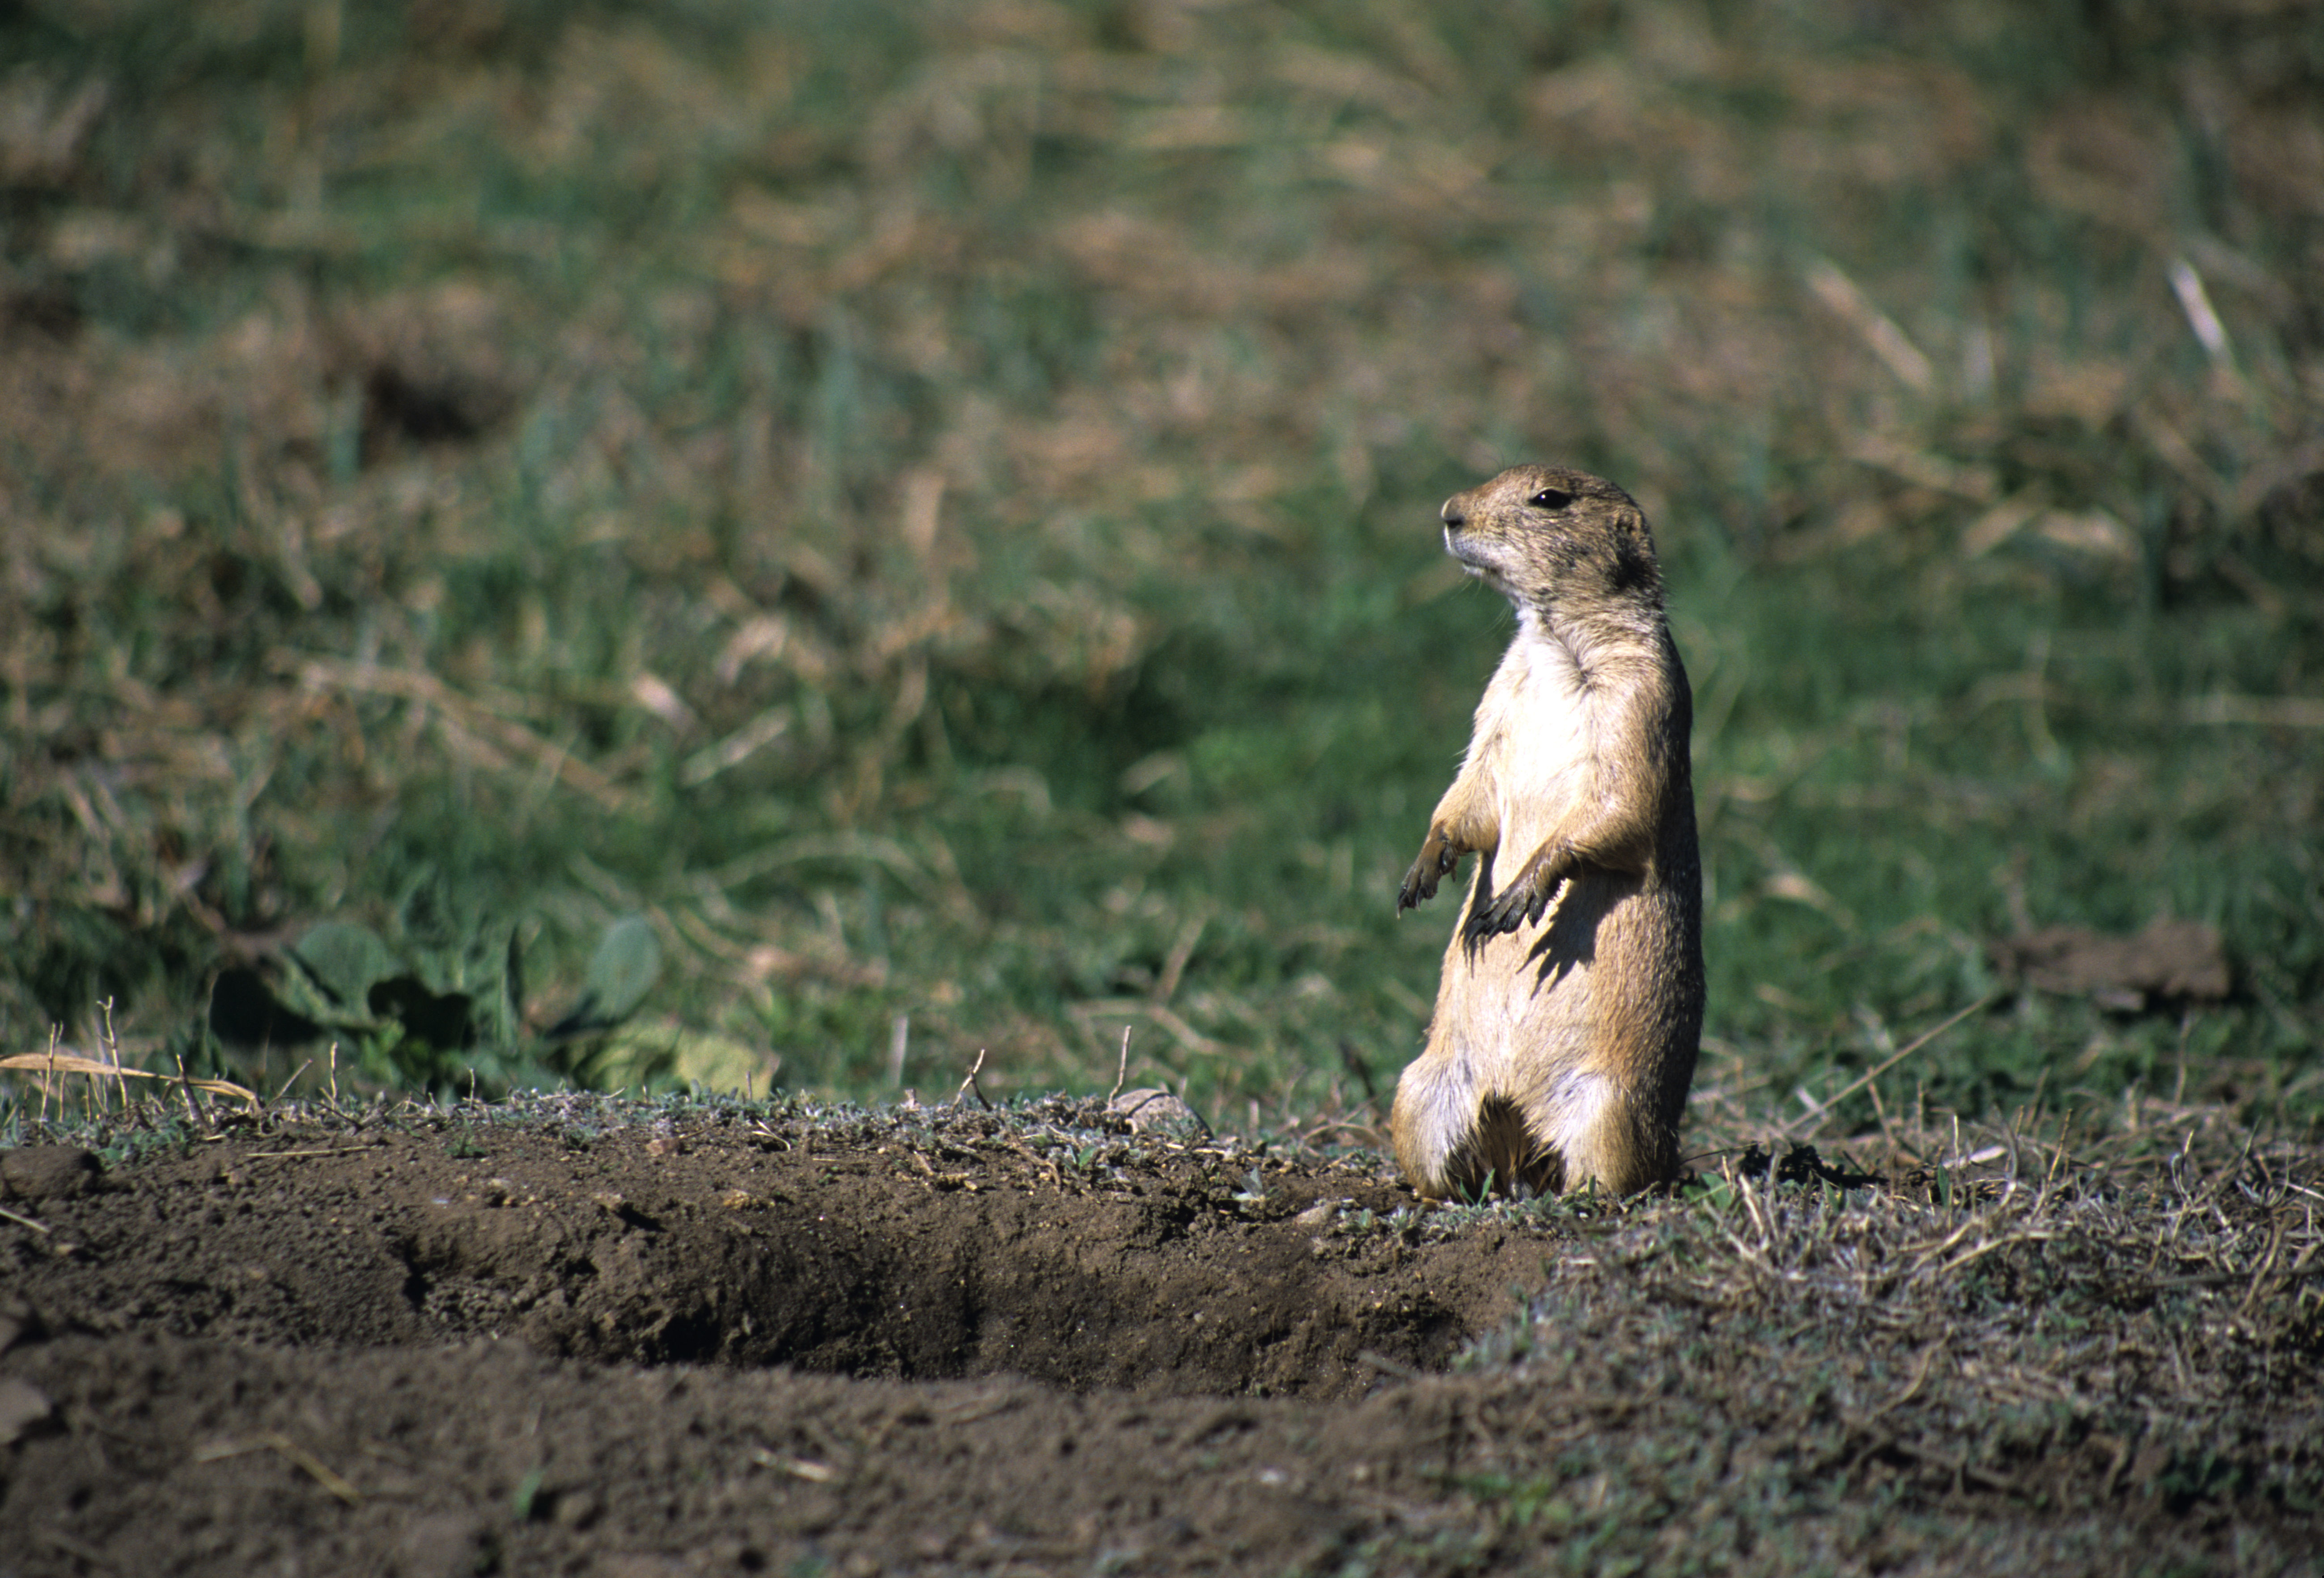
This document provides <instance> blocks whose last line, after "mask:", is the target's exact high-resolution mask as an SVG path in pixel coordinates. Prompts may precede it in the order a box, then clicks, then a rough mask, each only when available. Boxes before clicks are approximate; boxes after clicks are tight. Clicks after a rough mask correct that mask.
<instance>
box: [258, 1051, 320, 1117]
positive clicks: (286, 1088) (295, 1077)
mask: <svg viewBox="0 0 2324 1578" xmlns="http://www.w3.org/2000/svg"><path fill="white" fill-rule="evenodd" d="M314 1066H315V1060H314V1059H313V1058H311V1057H309V1059H307V1061H306V1062H304V1063H301V1064H300V1066H298V1067H296V1068H294V1069H292V1070H291V1077H290V1078H289V1079H286V1080H284V1081H283V1082H282V1088H281V1090H279V1091H276V1092H275V1093H274V1101H272V1102H269V1103H266V1104H267V1105H268V1106H270V1107H271V1106H273V1105H274V1104H275V1103H278V1102H280V1101H281V1099H282V1098H283V1097H284V1096H285V1095H287V1094H290V1090H291V1086H292V1085H294V1084H298V1083H299V1076H300V1075H302V1074H304V1073H306V1072H307V1071H308V1070H309V1069H310V1068H312V1067H314Z"/></svg>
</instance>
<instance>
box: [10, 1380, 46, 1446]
mask: <svg viewBox="0 0 2324 1578" xmlns="http://www.w3.org/2000/svg"><path fill="white" fill-rule="evenodd" d="M55 1411H56V1405H55V1404H54V1403H52V1402H51V1401H50V1400H49V1394H48V1393H46V1392H44V1391H42V1389H40V1388H39V1387H36V1386H34V1385H33V1384H32V1382H31V1381H29V1380H17V1379H16V1378H15V1377H14V1376H0V1446H6V1445H8V1444H10V1443H12V1442H14V1440H15V1439H16V1437H18V1436H19V1435H23V1434H24V1432H25V1431H27V1430H30V1429H31V1428H32V1426H35V1425H38V1424H40V1423H41V1422H42V1420H44V1419H46V1418H47V1417H49V1416H50V1415H51V1414H52V1413H54V1412H55Z"/></svg>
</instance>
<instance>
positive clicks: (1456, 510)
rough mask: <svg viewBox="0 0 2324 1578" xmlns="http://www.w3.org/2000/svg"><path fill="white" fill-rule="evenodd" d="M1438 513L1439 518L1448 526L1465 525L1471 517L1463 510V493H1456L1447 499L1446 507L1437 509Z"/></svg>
mask: <svg viewBox="0 0 2324 1578" xmlns="http://www.w3.org/2000/svg"><path fill="white" fill-rule="evenodd" d="M1436 514H1437V518H1438V519H1439V520H1441V521H1443V522H1444V524H1446V525H1447V526H1461V525H1465V524H1466V523H1467V522H1468V519H1469V517H1468V516H1466V515H1464V514H1462V512H1461V495H1460V494H1453V495H1452V497H1451V498H1449V499H1447V500H1445V501H1444V507H1443V509H1441V510H1439V511H1437V512H1436Z"/></svg>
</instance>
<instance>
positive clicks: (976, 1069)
mask: <svg viewBox="0 0 2324 1578" xmlns="http://www.w3.org/2000/svg"><path fill="white" fill-rule="evenodd" d="M983 1069H984V1048H983V1047H978V1048H977V1049H976V1061H975V1063H973V1065H971V1066H970V1067H969V1071H968V1077H967V1078H966V1079H964V1080H962V1081H961V1082H960V1089H958V1090H957V1091H954V1093H953V1098H952V1104H953V1105H954V1106H955V1107H957V1106H958V1105H960V1103H961V1100H962V1098H963V1097H964V1096H966V1095H967V1094H969V1093H970V1092H972V1091H973V1092H974V1093H976V1101H977V1104H978V1105H979V1106H981V1107H982V1108H983V1109H984V1110H985V1111H986V1112H991V1110H992V1103H991V1102H989V1101H987V1100H986V1099H985V1096H984V1087H983V1086H982V1085H981V1084H977V1083H976V1076H977V1075H979V1074H981V1073H982V1072H983Z"/></svg>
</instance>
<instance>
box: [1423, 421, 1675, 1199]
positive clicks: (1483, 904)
mask: <svg viewBox="0 0 2324 1578" xmlns="http://www.w3.org/2000/svg"><path fill="white" fill-rule="evenodd" d="M1443 519H1444V546H1445V548H1446V549H1447V550H1449V551H1450V552H1451V553H1452V557H1453V558H1457V559H1459V560H1460V561H1461V564H1462V568H1465V569H1466V570H1467V571H1468V572H1469V573H1470V574H1471V575H1472V576H1475V577H1477V578H1478V579H1479V580H1480V581H1483V582H1484V583H1485V584H1486V585H1487V586H1490V587H1492V588H1493V589H1494V590H1495V591H1497V592H1499V593H1500V594H1501V595H1503V596H1505V597H1507V598H1508V600H1509V602H1510V603H1511V604H1513V605H1514V606H1515V607H1516V609H1517V639H1516V640H1514V641H1511V642H1510V643H1509V650H1508V653H1507V655H1505V656H1504V657H1503V658H1502V659H1501V665H1500V667H1499V669H1496V670H1494V673H1493V678H1492V681H1491V683H1489V685H1487V686H1486V687H1485V697H1484V699H1483V700H1482V701H1480V703H1478V704H1477V729H1476V734H1475V735H1474V737H1473V738H1471V741H1470V742H1469V753H1468V756H1467V758H1466V759H1465V760H1464V761H1462V765H1461V772H1460V776H1459V777H1457V778H1455V779H1454V780H1452V788H1451V789H1447V790H1445V791H1444V798H1443V799H1442V800H1440V801H1438V802H1437V806H1436V810H1435V812H1434V815H1433V816H1431V817H1430V818H1429V822H1428V837H1427V839H1426V841H1425V842H1424V843H1423V844H1421V846H1420V858H1419V859H1418V860H1416V861H1415V862H1414V863H1413V865H1412V870H1411V871H1410V872H1408V873H1406V876H1405V879H1404V887H1403V890H1402V891H1401V892H1399V893H1398V894H1397V910H1398V912H1399V913H1401V912H1402V911H1403V910H1405V909H1410V908H1411V907H1413V906H1414V905H1416V904H1419V903H1421V902H1423V901H1424V900H1428V899H1431V898H1434V896H1435V893H1436V883H1437V879H1438V878H1440V877H1442V876H1443V875H1444V874H1445V873H1447V872H1451V871H1452V870H1453V868H1454V867H1455V866H1456V865H1458V864H1459V863H1460V860H1461V857H1462V855H1464V854H1472V853H1473V854H1476V855H1477V856H1478V860H1477V870H1476V874H1475V876H1474V877H1473V878H1472V879H1471V881H1470V885H1469V903H1468V908H1467V910H1466V912H1465V913H1464V915H1463V918H1462V921H1461V924H1460V926H1459V927H1457V928H1456V929H1455V931H1454V933H1453V937H1452V943H1451V944H1450V946H1447V947H1446V949H1445V950H1444V972H1443V979H1442V981H1441V983H1440V984H1439V985H1438V987H1437V992H1436V1013H1435V1016H1434V1019H1432V1020H1430V1021H1429V1026H1428V1044H1427V1047H1425V1049H1424V1050H1423V1051H1422V1052H1421V1055H1420V1056H1419V1057H1417V1058H1416V1059H1415V1060H1414V1061H1413V1063H1412V1065H1411V1066H1410V1067H1408V1068H1406V1070H1405V1071H1404V1077H1403V1079H1402V1080H1401V1081H1399V1082H1398V1083H1397V1090H1396V1109H1395V1112H1394V1115H1393V1117H1392V1119H1391V1121H1390V1128H1391V1130H1392V1131H1393V1133H1394V1135H1395V1139H1396V1156H1397V1162H1398V1163H1399V1164H1400V1165H1401V1166H1402V1167H1403V1169H1404V1176H1405V1178H1406V1181H1407V1182H1409V1183H1410V1184H1412V1186H1414V1187H1415V1188H1416V1189H1418V1190H1419V1192H1420V1194H1421V1195H1422V1196H1423V1197H1424V1198H1428V1199H1443V1198H1444V1197H1446V1196H1448V1195H1476V1194H1477V1193H1478V1192H1479V1191H1480V1190H1481V1189H1483V1188H1484V1187H1485V1186H1487V1185H1488V1183H1490V1184H1491V1185H1493V1186H1498V1187H1500V1188H1504V1189H1513V1188H1517V1187H1523V1188H1526V1189H1529V1190H1531V1191H1533V1192H1535V1193H1539V1194H1548V1193H1554V1192H1557V1191H1560V1190H1564V1189H1572V1188H1578V1187H1580V1186H1582V1185H1583V1184H1585V1183H1588V1182H1591V1181H1595V1182H1596V1184H1597V1185H1598V1186H1600V1188H1602V1189H1606V1190H1609V1191H1610V1192H1612V1193H1614V1194H1616V1195H1628V1194H1630V1193H1633V1192H1634V1191H1636V1190H1638V1189H1642V1188H1644V1187H1646V1186H1647V1185H1649V1184H1655V1183H1659V1182H1661V1181H1663V1180H1664V1179H1665V1178H1669V1177H1673V1176H1674V1174H1675V1173H1676V1172H1677V1171H1678V1162H1679V1153H1678V1121H1679V1115H1680V1113H1681V1112H1682V1111H1683V1109H1684V1108H1685V1106H1686V1093H1687V1086H1688V1084H1690V1083H1691V1082H1692V1080H1693V1078H1694V1057H1695V1050H1696V1047H1697V1043H1698V1039H1699V1038H1700V1036H1701V1029H1702V991H1703V971H1702V868H1701V857H1700V856H1699V855H1698V854H1697V853H1696V849H1695V838H1694V788H1693V783H1692V778H1691V775H1690V772H1689V767H1688V758H1687V733H1688V730H1689V729H1690V727H1691V726H1692V722H1693V699H1692V696H1691V694H1690V693H1689V691H1688V689H1687V683H1686V670H1685V669H1684V668H1683V666H1681V664H1680V662H1679V659H1678V649H1677V648H1675V647H1674V646H1673V645H1672V644H1671V637H1670V625H1669V623H1668V621H1666V620H1665V618H1664V616H1663V586H1662V572H1661V569H1660V568H1659V567H1658V566H1657V565H1656V563H1655V544H1654V538H1653V537H1652V536H1651V535H1650V534H1649V532H1648V531H1647V529H1646V515H1645V514H1644V512H1641V511H1640V510H1639V508H1638V506H1637V503H1636V502H1635V501H1633V500H1632V499H1631V497H1630V495H1629V494H1626V493H1624V492H1623V491H1622V490H1621V489H1620V488H1618V487H1616V486H1615V485H1614V484H1612V483H1609V482H1605V481H1602V480H1600V478H1598V477H1594V476H1591V475H1588V474H1587V473H1585V472H1580V471H1568V470H1564V469H1563V468H1561V467H1557V466H1516V467H1513V468H1512V469H1510V470H1508V471H1505V472H1503V473H1501V475H1499V476H1497V477H1495V478H1493V480H1492V481H1490V482H1489V483H1486V484H1484V485H1483V486H1482V487H1476V488H1471V489H1470V490H1469V491H1468V492H1467V493H1464V494H1455V495H1454V496H1453V497H1452V498H1451V499H1450V500H1448V501H1446V503H1445V505H1444V510H1443Z"/></svg>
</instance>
